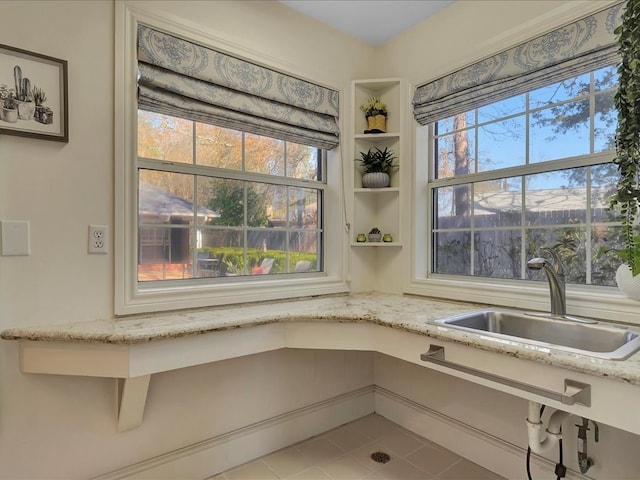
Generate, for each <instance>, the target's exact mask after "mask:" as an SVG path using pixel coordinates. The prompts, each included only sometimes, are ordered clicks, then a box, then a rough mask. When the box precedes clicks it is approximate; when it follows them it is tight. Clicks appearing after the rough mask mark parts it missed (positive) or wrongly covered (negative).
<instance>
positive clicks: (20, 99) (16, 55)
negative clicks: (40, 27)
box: [0, 44, 69, 143]
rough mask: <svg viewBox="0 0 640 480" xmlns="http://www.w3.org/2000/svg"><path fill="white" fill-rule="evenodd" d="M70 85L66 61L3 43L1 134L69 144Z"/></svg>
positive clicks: (0, 62) (0, 55) (0, 58)
mask: <svg viewBox="0 0 640 480" xmlns="http://www.w3.org/2000/svg"><path fill="white" fill-rule="evenodd" d="M67 83H68V73H67V61H66V60H61V59H59V58H53V57H49V56H47V55H42V54H40V53H35V52H29V51H27V50H23V49H21V48H16V47H11V46H9V45H3V44H0V134H6V135H17V136H21V137H32V138H40V139H43V140H53V141H57V142H65V143H68V142H69V112H68V85H67ZM12 107H13V108H12Z"/></svg>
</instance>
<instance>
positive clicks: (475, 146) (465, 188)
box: [422, 66, 619, 285]
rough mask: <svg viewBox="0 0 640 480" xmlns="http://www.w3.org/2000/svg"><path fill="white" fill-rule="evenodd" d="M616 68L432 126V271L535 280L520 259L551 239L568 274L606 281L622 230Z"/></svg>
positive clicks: (576, 279)
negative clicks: (614, 211) (613, 202)
mask: <svg viewBox="0 0 640 480" xmlns="http://www.w3.org/2000/svg"><path fill="white" fill-rule="evenodd" d="M616 85H617V77H616V69H615V67H613V66H611V67H607V68H602V69H598V70H596V71H594V72H590V73H587V74H584V75H580V76H577V77H575V78H571V79H569V80H565V81H562V82H559V83H553V84H550V85H547V86H545V87H543V88H538V89H536V90H532V91H530V92H527V93H524V94H522V95H517V96H515V97H511V98H508V99H506V100H502V101H499V102H496V103H493V104H490V105H487V106H483V107H480V108H476V109H473V110H470V111H467V112H466V113H463V114H459V115H455V116H452V117H450V118H445V119H442V120H440V121H438V122H436V123H435V124H432V125H429V126H426V127H422V128H428V129H429V133H430V135H429V136H428V138H429V143H430V147H429V149H430V158H432V159H433V161H432V162H431V163H430V172H429V183H428V188H429V198H430V199H431V201H432V202H431V209H430V211H431V215H430V222H431V228H430V232H431V240H432V241H431V244H432V249H431V252H432V253H431V255H430V258H429V262H430V268H429V270H430V272H431V274H432V275H436V274H446V275H456V276H462V275H464V276H474V277H484V278H487V277H488V278H508V279H542V278H543V277H542V276H540V275H539V272H538V273H536V272H532V271H530V270H528V269H527V268H526V261H527V260H528V259H530V258H532V257H536V256H541V255H542V249H543V248H544V247H552V248H554V249H555V250H556V251H558V253H559V254H560V256H561V257H562V258H563V260H564V261H565V262H566V263H567V265H568V267H569V272H568V277H567V281H568V282H570V283H576V284H595V285H613V284H614V282H615V279H614V275H615V269H616V268H617V264H616V263H615V259H613V258H610V257H607V256H600V255H598V251H599V249H600V247H601V246H602V245H603V244H604V242H605V241H606V242H607V245H608V246H612V245H613V244H614V242H615V241H616V239H617V237H618V236H619V223H616V219H615V218H612V216H611V215H610V213H609V212H608V211H607V206H608V198H609V197H610V194H611V192H612V191H613V189H614V186H615V178H616V176H615V166H614V165H613V164H611V163H610V162H611V160H612V158H613V156H614V152H613V148H614V133H615V126H616V120H617V117H616V114H615V111H614V108H613V96H614V93H615V88H616Z"/></svg>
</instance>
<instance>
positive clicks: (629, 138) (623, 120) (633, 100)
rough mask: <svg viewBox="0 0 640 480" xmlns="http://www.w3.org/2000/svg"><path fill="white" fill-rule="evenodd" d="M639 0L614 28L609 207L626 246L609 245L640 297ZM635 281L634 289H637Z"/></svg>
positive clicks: (624, 279)
mask: <svg viewBox="0 0 640 480" xmlns="http://www.w3.org/2000/svg"><path fill="white" fill-rule="evenodd" d="M639 24H640V1H637V0H630V1H628V2H627V5H626V8H625V11H624V12H623V15H622V23H621V24H620V26H618V27H617V28H616V30H615V34H616V36H617V42H618V53H619V54H620V63H619V65H618V77H619V85H618V91H617V92H616V94H615V97H614V105H615V108H616V110H617V111H618V126H617V129H616V158H615V159H614V160H613V163H614V164H615V165H616V166H617V167H618V173H619V175H620V176H619V178H618V182H617V187H616V192H615V194H614V196H613V198H612V200H611V203H610V205H609V208H610V209H611V210H614V211H616V212H619V213H620V218H621V224H622V240H623V247H622V248H620V249H609V250H610V251H613V252H615V253H616V254H617V255H618V256H619V257H620V259H621V260H623V261H624V262H625V263H623V264H622V265H621V266H620V267H619V268H618V271H617V273H616V281H617V282H618V287H619V288H620V289H621V290H622V291H623V293H625V294H626V295H627V296H629V297H631V298H635V299H637V300H640V227H639V226H638V207H639V205H640V62H638V52H640V29H638V28H637V26H638V25H639ZM634 285H635V291H634V290H633V289H634Z"/></svg>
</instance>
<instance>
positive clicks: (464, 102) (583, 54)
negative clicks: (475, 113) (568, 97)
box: [413, 2, 624, 125]
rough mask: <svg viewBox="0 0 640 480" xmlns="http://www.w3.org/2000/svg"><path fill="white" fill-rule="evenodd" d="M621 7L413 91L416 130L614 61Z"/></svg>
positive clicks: (563, 28) (608, 9)
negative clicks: (417, 124) (417, 126)
mask: <svg viewBox="0 0 640 480" xmlns="http://www.w3.org/2000/svg"><path fill="white" fill-rule="evenodd" d="M623 7H624V2H623V3H619V4H616V5H614V6H612V7H609V8H607V9H605V10H602V11H600V12H597V13H595V14H593V15H590V16H588V17H585V18H582V19H580V20H577V21H575V22H573V23H570V24H569V25H566V26H564V27H561V28H558V29H556V30H553V31H552V32H549V33H547V34H545V35H542V36H540V37H538V38H535V39H533V40H530V41H528V42H526V43H523V44H521V45H518V46H516V47H514V48H511V49H509V50H506V51H504V52H501V53H498V54H497V55H493V56H491V57H488V58H485V59H484V60H481V61H479V62H477V63H474V64H472V65H469V66H468V67H465V68H463V69H461V70H458V71H456V72H454V73H451V74H449V75H446V76H444V77H442V78H439V79H437V80H435V81H432V82H429V83H426V84H424V85H421V86H418V87H417V88H416V91H415V94H414V96H413V109H414V110H413V111H414V117H415V119H416V121H417V122H418V123H419V124H420V125H427V124H429V123H432V122H434V121H436V120H439V119H442V118H446V117H449V116H452V115H457V114H460V113H464V112H466V111H469V110H472V109H474V108H478V107H481V106H484V105H488V104H490V103H494V102H497V101H500V100H503V99H505V98H509V97H512V96H514V95H518V94H521V93H524V92H527V91H530V90H533V89H535V88H537V87H542V86H544V85H548V84H550V83H554V82H560V81H562V80H566V79H568V78H571V77H575V76H577V75H580V74H583V73H586V72H588V71H591V70H594V69H597V68H600V67H604V66H607V65H611V64H614V63H616V62H617V61H618V53H617V42H616V37H615V34H614V29H615V28H616V26H618V25H619V24H620V18H621V14H622V8H623Z"/></svg>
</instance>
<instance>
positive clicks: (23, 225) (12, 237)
mask: <svg viewBox="0 0 640 480" xmlns="http://www.w3.org/2000/svg"><path fill="white" fill-rule="evenodd" d="M0 224H2V230H1V231H2V255H4V256H12V255H30V254H31V248H30V246H29V221H28V220H18V221H2V222H0Z"/></svg>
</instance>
